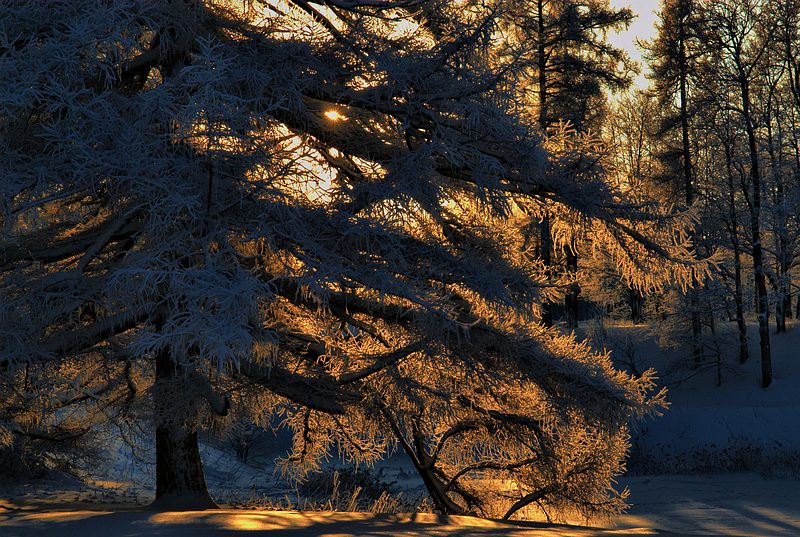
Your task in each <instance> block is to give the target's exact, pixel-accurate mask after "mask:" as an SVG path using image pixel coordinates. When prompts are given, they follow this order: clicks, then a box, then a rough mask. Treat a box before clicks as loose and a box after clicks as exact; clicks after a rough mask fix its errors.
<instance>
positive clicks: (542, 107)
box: [536, 0, 553, 327]
mask: <svg viewBox="0 0 800 537" xmlns="http://www.w3.org/2000/svg"><path fill="white" fill-rule="evenodd" d="M536 8H537V14H536V15H537V30H538V35H539V43H538V46H537V51H536V52H537V68H538V69H539V73H538V75H539V127H540V128H541V129H542V133H544V134H545V135H546V133H547V120H548V117H547V116H548V113H547V105H548V102H547V49H546V43H545V27H544V9H545V6H544V0H538V2H537V4H536ZM539 239H540V244H541V249H540V256H541V260H542V264H544V267H545V270H546V271H547V278H548V280H549V279H550V277H551V275H552V274H551V270H552V267H551V264H552V251H553V239H552V237H551V235H550V217H549V216H548V215H545V216H543V217H542V221H541V224H540V225H539ZM552 309H553V305H552V304H551V303H550V301H549V300H544V301H543V302H542V324H543V325H545V326H547V327H550V326H553V311H552Z"/></svg>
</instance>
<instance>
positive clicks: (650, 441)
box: [608, 321, 800, 502]
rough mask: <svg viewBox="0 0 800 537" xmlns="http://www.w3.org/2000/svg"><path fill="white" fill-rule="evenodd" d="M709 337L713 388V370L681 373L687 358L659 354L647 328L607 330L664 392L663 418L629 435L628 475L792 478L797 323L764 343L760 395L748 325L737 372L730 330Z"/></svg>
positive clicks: (798, 422) (796, 446) (797, 425)
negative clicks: (768, 353) (651, 371)
mask: <svg viewBox="0 0 800 537" xmlns="http://www.w3.org/2000/svg"><path fill="white" fill-rule="evenodd" d="M717 330H718V334H719V336H718V337H719V340H720V342H721V344H722V361H721V368H722V385H721V386H717V370H716V366H715V365H713V364H712V365H711V366H710V367H708V368H706V369H704V370H702V371H701V372H699V373H698V372H697V371H695V370H693V369H692V368H691V367H687V366H686V364H687V363H688V360H687V358H686V355H687V353H686V352H683V353H682V354H681V351H678V350H675V349H663V348H659V347H658V345H657V342H656V339H655V338H654V336H653V332H654V330H653V328H652V327H646V328H640V327H632V326H617V327H612V328H609V329H608V333H609V337H610V338H611V339H612V342H613V341H614V340H616V341H617V342H618V343H619V342H622V341H624V340H626V339H628V340H630V341H632V342H633V344H634V346H635V349H636V362H637V369H644V368H648V367H654V368H655V369H656V370H657V371H658V373H659V376H660V382H662V383H663V384H665V385H666V386H668V388H669V393H668V394H667V400H668V401H669V402H670V408H669V410H668V411H667V412H666V413H665V414H664V415H663V416H661V417H658V418H656V419H652V420H649V421H647V422H646V423H644V424H642V425H641V426H640V427H639V428H638V430H637V431H635V432H634V440H635V446H636V448H637V449H636V450H635V452H634V454H633V459H634V460H633V465H632V466H633V469H634V470H635V471H636V472H637V473H673V474H674V473H685V472H720V471H755V472H759V473H762V474H766V475H773V476H780V477H800V397H798V394H800V355H798V352H797V349H800V322H797V321H793V322H788V323H787V330H788V331H787V333H785V334H780V335H776V334H775V333H774V332H772V333H771V335H770V336H771V337H770V340H771V341H770V342H771V346H772V367H773V371H774V379H773V382H772V385H771V386H770V387H769V388H767V389H762V388H761V384H760V383H761V362H760V358H759V352H758V332H757V326H756V324H755V323H754V322H752V323H750V324H749V325H748V339H749V348H750V358H749V360H748V361H747V362H746V363H745V364H739V363H738V362H737V351H736V348H737V347H736V346H737V345H738V340H737V333H736V326H735V323H721V324H720V325H719V326H718V328H717ZM681 362H682V363H683V365H682V366H681ZM798 501H799V502H800V499H799V500H798Z"/></svg>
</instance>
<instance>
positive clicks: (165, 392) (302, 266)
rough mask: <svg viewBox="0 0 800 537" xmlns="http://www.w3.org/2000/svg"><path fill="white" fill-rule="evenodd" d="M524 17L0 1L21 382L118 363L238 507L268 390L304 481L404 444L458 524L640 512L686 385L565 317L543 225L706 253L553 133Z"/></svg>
mask: <svg viewBox="0 0 800 537" xmlns="http://www.w3.org/2000/svg"><path fill="white" fill-rule="evenodd" d="M508 7H509V6H508V5H507V4H504V3H498V4H496V5H488V6H487V5H486V3H484V2H477V1H476V2H472V1H468V2H458V3H455V2H446V1H431V2H426V3H424V4H422V5H420V3H419V2H417V1H411V0H409V1H406V0H397V1H389V2H376V1H372V0H353V1H350V0H347V1H345V0H324V1H322V0H321V1H319V2H307V1H305V0H289V1H283V0H281V1H275V2H270V1H254V2H247V3H245V4H244V5H242V4H241V3H238V2H236V3H234V2H230V3H228V2H223V1H219V2H213V1H208V2H201V1H199V0H173V1H169V2H134V1H126V0H123V1H119V2H93V1H85V2H84V1H81V2H55V3H54V2H49V1H45V0H38V1H30V2H25V3H14V4H4V5H2V6H0V35H2V36H4V38H3V39H4V41H2V42H0V59H2V61H0V144H1V145H0V147H2V151H0V210H2V221H3V235H2V242H0V289H2V291H1V292H2V302H0V323H1V324H0V371H2V375H3V378H4V381H5V383H4V386H10V387H11V389H13V387H14V386H16V385H18V383H19V382H21V380H22V379H24V378H25V372H26V371H27V370H28V369H29V368H32V367H33V368H41V370H42V371H49V373H47V374H55V373H53V371H54V368H52V367H51V368H49V369H48V368H47V366H48V365H54V366H57V365H61V364H64V363H66V362H70V361H71V362H75V363H79V364H86V365H87V367H88V366H89V365H90V364H91V365H92V366H93V367H102V368H104V369H103V370H104V371H105V374H106V375H107V376H108V378H109V380H110V381H113V382H112V383H110V384H109V386H112V388H113V389H112V388H109V390H110V392H111V394H110V395H109V397H108V398H107V399H106V401H107V403H108V405H120V404H122V402H124V401H126V400H137V401H139V402H140V404H141V405H143V406H144V407H146V408H149V409H150V410H151V415H152V423H153V426H154V430H155V445H156V452H157V455H156V462H157V466H156V474H157V479H156V482H157V490H156V504H157V505H158V506H164V507H171V508H196V507H205V506H209V505H212V500H211V498H210V497H209V494H208V492H207V490H206V485H205V481H204V478H203V468H202V462H201V460H200V455H199V451H198V447H197V441H198V430H199V428H200V427H201V426H202V424H203V423H205V422H207V421H209V420H214V419H217V418H216V416H220V415H224V414H225V413H226V412H228V411H229V410H230V409H231V407H232V406H236V405H241V406H243V407H247V408H251V409H252V408H255V409H256V410H258V411H260V412H261V413H262V415H263V416H264V419H265V420H267V421H269V420H276V419H281V420H282V422H283V424H284V425H286V426H287V427H289V428H291V429H292V431H293V432H294V449H293V452H292V454H291V455H290V456H289V457H288V458H287V460H286V461H285V462H286V469H287V471H290V472H296V471H301V470H297V468H300V469H303V468H305V469H308V468H313V467H315V465H317V464H318V463H319V461H320V460H321V459H322V458H323V457H324V456H325V455H326V454H328V453H330V451H331V450H333V449H336V450H338V451H339V453H341V454H342V455H343V456H344V457H347V458H349V459H352V460H354V461H374V460H376V459H377V458H379V457H380V456H382V455H383V454H384V453H385V451H386V448H387V447H390V446H399V447H400V448H401V449H403V450H404V451H405V452H406V453H407V454H408V456H409V457H411V459H412V461H413V462H414V464H415V466H416V468H417V469H418V471H419V472H420V475H421V476H422V477H423V480H424V481H425V484H426V486H427V488H428V491H429V493H430V495H431V498H432V499H433V501H434V503H435V505H436V506H437V508H438V509H439V510H441V511H443V512H461V513H465V512H475V513H481V514H500V515H502V516H514V515H519V514H520V513H521V512H523V511H524V509H528V508H530V506H532V505H543V506H552V507H554V508H564V507H575V508H577V509H579V510H581V511H582V512H585V513H587V514H588V513H592V512H596V511H601V512H607V511H614V510H618V509H619V508H621V506H622V497H621V496H620V495H618V494H616V493H614V492H613V491H612V490H611V489H610V483H611V479H612V478H613V476H614V475H615V474H617V473H619V472H620V471H621V469H622V462H623V458H624V453H625V450H626V447H627V427H628V423H629V421H630V420H631V419H635V418H639V417H642V416H645V415H648V414H652V413H655V412H658V411H659V409H660V408H662V406H663V393H660V392H659V393H655V394H654V393H652V388H653V377H652V372H648V373H646V374H645V375H643V376H642V377H633V376H630V375H627V374H624V373H621V372H618V371H615V370H614V369H613V368H612V366H611V363H610V359H609V357H608V356H606V355H603V354H598V353H595V352H594V351H592V350H591V349H590V348H588V347H587V346H586V345H585V344H583V343H578V342H576V341H575V340H574V339H572V337H567V336H562V335H560V334H558V332H557V331H555V330H553V329H548V328H544V327H542V326H540V325H539V324H538V319H539V318H540V311H539V308H540V305H541V303H542V302H543V297H544V296H546V295H547V293H548V292H550V291H549V286H548V284H547V283H546V280H547V276H546V275H547V271H546V268H545V267H543V266H541V265H540V264H537V263H530V262H529V257H528V256H527V255H525V254H526V252H525V248H526V241H525V236H524V234H523V233H521V232H520V229H525V228H526V227H530V224H531V223H532V222H536V221H538V220H539V219H540V218H541V216H542V215H544V214H556V215H557V216H558V219H557V221H558V222H559V226H561V227H560V228H558V229H556V230H555V231H554V233H553V236H554V238H555V240H556V244H557V245H558V244H563V242H564V239H563V237H567V236H568V235H569V234H574V233H581V234H582V235H583V236H586V237H587V238H589V239H590V241H589V242H590V243H591V244H593V245H594V248H595V249H596V250H597V254H598V255H601V253H602V255H607V256H609V257H610V258H611V259H612V260H613V261H614V263H615V264H616V265H617V266H618V267H619V268H620V270H621V272H622V275H623V277H624V278H625V280H626V281H627V282H629V283H630V284H631V285H632V286H634V287H636V288H639V289H645V288H651V287H658V286H659V285H662V284H663V283H664V282H665V281H678V282H679V283H682V284H684V285H686V284H688V283H689V282H690V281H691V280H692V278H693V277H696V275H695V273H696V272H698V271H701V272H702V271H704V268H703V267H702V266H700V265H698V264H697V263H694V262H693V261H692V260H691V256H690V254H689V252H688V250H687V242H686V234H685V231H684V230H685V228H686V224H687V222H685V221H683V216H682V215H680V214H671V213H669V212H667V211H666V210H664V209H663V208H661V207H659V206H658V205H656V204H652V203H637V204H630V203H628V202H626V200H625V196H624V192H622V191H620V190H619V189H618V188H616V187H615V185H614V184H613V183H610V182H609V181H608V180H607V177H606V175H605V174H604V173H603V168H602V166H600V165H596V164H595V163H592V165H589V166H587V161H586V158H585V157H586V152H585V151H583V150H580V151H578V150H573V149H572V148H570V147H568V146H565V149H564V150H563V151H560V152H559V153H557V154H552V155H551V154H548V152H547V151H545V150H544V148H543V146H542V140H541V139H540V137H539V136H538V135H537V134H536V130H535V128H534V127H535V125H534V124H533V123H531V122H529V121H528V120H527V119H526V118H525V117H524V115H523V114H520V113H519V107H518V103H519V100H518V95H517V94H516V93H515V92H513V91H511V90H509V87H508V85H506V84H504V83H501V82H504V81H507V80H508V77H507V75H508V73H510V72H514V71H515V70H516V69H519V68H520V63H519V59H518V58H513V57H511V58H509V56H507V55H506V54H505V53H504V52H501V51H497V50H496V49H494V48H493V47H492V46H491V43H492V39H491V36H492V35H493V33H492V32H493V29H494V28H495V27H496V25H497V24H498V23H499V22H498V21H499V16H500V14H501V13H504V12H506V11H505V10H507V9H508ZM70 375H72V374H70ZM96 380H97V379H96V378H85V377H83V376H81V375H72V376H70V382H71V384H72V385H73V387H74V389H75V390H77V391H78V392H80V393H87V392H90V391H91V390H93V389H94V387H96ZM45 384H46V383H42V384H41V385H40V386H39V388H40V389H41V390H45V389H46V386H45ZM45 395H46V394H45ZM501 478H504V479H510V480H513V482H514V483H515V488H514V489H513V490H508V489H507V487H505V485H502V481H501ZM501 485H502V486H501ZM498 487H499V488H498Z"/></svg>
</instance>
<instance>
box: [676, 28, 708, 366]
mask: <svg viewBox="0 0 800 537" xmlns="http://www.w3.org/2000/svg"><path fill="white" fill-rule="evenodd" d="M686 39H687V37H686V20H685V19H684V18H683V17H681V18H680V20H679V26H678V65H679V69H680V77H679V78H680V80H679V83H680V100H681V102H680V116H681V118H680V119H681V145H682V148H681V149H682V160H683V183H684V191H685V192H684V193H685V196H686V206H687V207H691V206H692V204H693V203H694V184H693V180H692V153H691V150H690V141H689V107H688V103H687V99H688V93H689V92H688V87H687V86H688V80H689V60H688V57H687V55H686ZM691 239H692V245H693V246H694V255H695V258H696V257H697V256H698V252H697V246H698V245H697V237H696V236H695V234H694V233H692V234H691ZM699 284H700V282H698V281H697V278H695V277H694V276H693V277H692V288H691V289H690V290H689V310H690V311H689V314H690V317H691V325H692V358H693V360H694V364H695V366H697V365H699V364H700V361H701V360H702V357H703V348H702V342H701V341H700V339H701V336H702V331H703V326H702V324H701V323H700V294H699V290H698V287H699Z"/></svg>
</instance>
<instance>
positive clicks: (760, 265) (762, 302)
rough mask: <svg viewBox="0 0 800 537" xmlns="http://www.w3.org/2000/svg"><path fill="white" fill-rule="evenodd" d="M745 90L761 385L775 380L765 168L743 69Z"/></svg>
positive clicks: (741, 80)
mask: <svg viewBox="0 0 800 537" xmlns="http://www.w3.org/2000/svg"><path fill="white" fill-rule="evenodd" d="M739 81H740V89H741V92H742V111H743V115H744V122H745V127H746V130H747V143H748V148H749V151H750V182H751V184H752V186H753V199H752V204H751V209H750V231H751V235H752V241H753V245H752V254H753V274H754V279H755V287H756V301H757V304H758V309H757V312H758V336H759V343H760V351H761V387H762V388H766V387H768V386H769V385H770V384H771V383H772V357H771V352H770V344H769V296H768V295H767V283H766V276H765V274H764V252H763V248H762V245H761V171H760V169H759V159H758V145H757V143H756V134H755V126H754V125H753V117H752V114H751V112H750V87H749V83H748V81H747V79H746V75H745V74H744V73H743V72H740V73H739Z"/></svg>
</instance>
